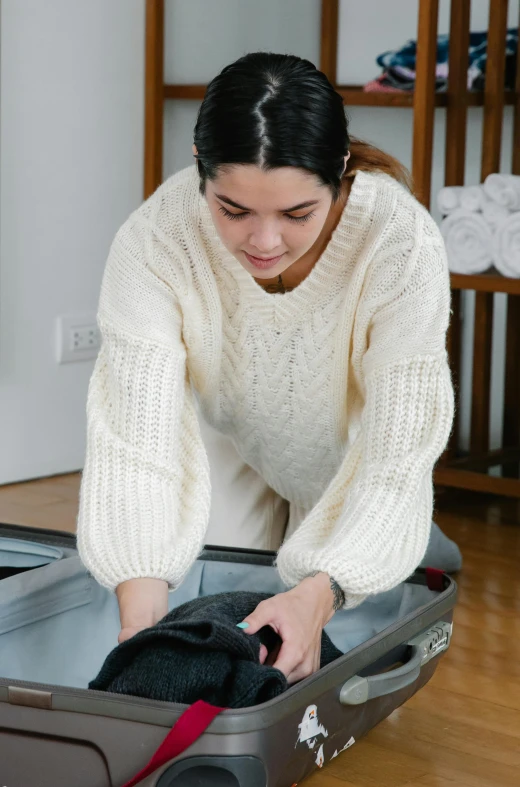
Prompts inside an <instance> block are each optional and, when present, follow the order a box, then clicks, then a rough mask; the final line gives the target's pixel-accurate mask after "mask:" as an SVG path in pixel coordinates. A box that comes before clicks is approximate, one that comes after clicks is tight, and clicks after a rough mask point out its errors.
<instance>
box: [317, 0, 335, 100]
mask: <svg viewBox="0 0 520 787" xmlns="http://www.w3.org/2000/svg"><path fill="white" fill-rule="evenodd" d="M338 16H339V0H321V45H320V71H323V73H324V74H325V75H326V76H327V78H328V80H329V82H332V84H333V85H335V84H336V82H337V81H338V77H337V73H338V72H337V69H338Z"/></svg>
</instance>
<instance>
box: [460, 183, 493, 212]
mask: <svg viewBox="0 0 520 787" xmlns="http://www.w3.org/2000/svg"><path fill="white" fill-rule="evenodd" d="M487 202H489V197H488V196H487V194H486V192H485V191H484V187H483V186H482V184H479V185H478V186H464V187H463V189H462V191H461V194H460V207H461V208H463V209H464V210H472V211H474V212H476V211H478V210H482V209H483V208H484V205H485V204H486V203H487Z"/></svg>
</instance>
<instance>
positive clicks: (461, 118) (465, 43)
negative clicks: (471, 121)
mask: <svg viewBox="0 0 520 787" xmlns="http://www.w3.org/2000/svg"><path fill="white" fill-rule="evenodd" d="M470 4H471V0H454V1H453V2H452V3H451V19H450V48H449V71H448V91H447V111H446V146H445V175H444V185H445V186H462V185H463V183H464V170H465V158H466V123H467V115H468V111H467V103H466V101H465V98H466V94H467V92H468V91H467V84H468V62H469V23H470Z"/></svg>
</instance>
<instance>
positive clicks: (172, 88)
mask: <svg viewBox="0 0 520 787" xmlns="http://www.w3.org/2000/svg"><path fill="white" fill-rule="evenodd" d="M336 90H337V91H338V93H339V94H340V95H341V96H342V97H343V101H344V102H345V104H346V105H347V106H351V107H353V106H358V107H413V105H414V93H413V92H412V91H410V92H409V93H404V92H403V93H371V92H365V91H364V90H363V86H362V85H336ZM205 94H206V85H168V84H165V85H164V90H163V98H164V99H165V100H168V99H170V100H171V99H191V100H195V101H202V99H203V98H204V96H205ZM449 99H450V96H449V95H448V94H447V93H435V98H434V103H435V106H436V107H447V106H448V103H449ZM464 100H465V102H466V106H468V107H483V106H484V93H483V92H471V93H469V92H468V93H466V97H465V99H464ZM515 100H516V93H515V92H514V91H513V90H507V91H506V92H505V93H504V104H505V105H506V106H513V105H514V103H515Z"/></svg>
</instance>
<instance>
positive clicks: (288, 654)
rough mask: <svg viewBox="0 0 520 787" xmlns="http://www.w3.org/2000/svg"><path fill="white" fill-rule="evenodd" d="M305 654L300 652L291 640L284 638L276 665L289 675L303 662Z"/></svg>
mask: <svg viewBox="0 0 520 787" xmlns="http://www.w3.org/2000/svg"><path fill="white" fill-rule="evenodd" d="M304 657H305V654H304V653H303V652H300V651H299V650H298V649H297V648H296V647H295V645H294V644H293V643H292V642H291V641H290V640H284V641H283V643H282V647H281V648H280V653H279V654H278V658H277V660H276V662H275V663H274V665H273V666H274V667H275V668H276V669H279V670H280V672H283V674H284V675H285V676H286V677H289V675H291V674H292V673H293V672H294V671H295V670H296V669H297V668H298V667H299V666H300V665H301V664H302V662H303V659H304Z"/></svg>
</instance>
